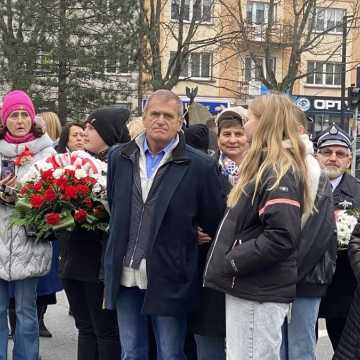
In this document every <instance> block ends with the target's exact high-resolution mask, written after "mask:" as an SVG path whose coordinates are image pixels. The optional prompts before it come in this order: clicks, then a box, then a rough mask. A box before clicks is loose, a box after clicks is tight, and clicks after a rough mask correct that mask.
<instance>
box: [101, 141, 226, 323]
mask: <svg viewBox="0 0 360 360" xmlns="http://www.w3.org/2000/svg"><path fill="white" fill-rule="evenodd" d="M137 151H139V148H138V146H137V144H136V143H135V141H131V142H129V143H127V144H125V145H121V146H118V147H116V148H114V149H112V151H111V152H110V154H109V169H108V199H109V205H110V209H111V219H110V230H109V238H108V242H107V246H106V252H105V259H104V283H105V294H104V302H105V307H106V308H108V309H114V308H115V306H116V298H117V295H118V292H119V288H120V278H121V272H122V267H123V259H124V257H125V255H126V250H127V246H128V235H129V225H130V209H131V194H132V186H133V170H134V162H133V160H132V159H131V158H130V156H131V155H132V154H134V153H135V152H137ZM166 166H167V167H166V171H165V173H164V174H163V177H162V178H161V180H160V181H161V185H160V190H159V192H160V193H159V201H158V203H157V205H156V211H155V216H154V219H153V221H154V225H153V230H152V231H153V233H152V236H151V244H150V248H149V253H148V257H147V259H146V263H147V278H148V288H147V290H146V292H145V298H144V304H143V312H144V313H145V314H151V315H160V316H176V317H182V316H186V314H187V313H189V312H190V311H191V309H192V308H193V307H194V306H195V305H196V303H197V301H198V297H199V296H198V294H199V291H200V289H201V286H202V274H201V273H200V272H199V268H198V260H199V259H198V250H199V249H198V241H197V226H200V227H201V228H203V229H204V230H205V232H206V233H208V234H209V235H210V236H214V235H215V233H216V230H217V227H218V224H219V222H220V221H221V219H222V216H223V213H224V211H225V191H224V190H223V189H222V188H223V185H222V182H221V180H220V174H219V170H218V166H217V164H216V163H215V161H213V160H212V159H211V158H210V157H209V156H207V155H205V154H204V153H201V152H200V151H198V150H196V149H194V148H192V147H191V146H188V145H185V142H184V138H183V136H180V141H179V144H178V145H177V147H176V148H175V149H174V150H173V152H172V156H171V159H170V160H169V163H168V164H167V165H166Z"/></svg>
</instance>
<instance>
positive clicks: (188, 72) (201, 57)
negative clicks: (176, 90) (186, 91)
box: [170, 51, 212, 80]
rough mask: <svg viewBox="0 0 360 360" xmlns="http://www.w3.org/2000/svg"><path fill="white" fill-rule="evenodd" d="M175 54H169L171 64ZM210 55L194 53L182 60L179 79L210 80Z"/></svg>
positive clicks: (207, 53)
mask: <svg viewBox="0 0 360 360" xmlns="http://www.w3.org/2000/svg"><path fill="white" fill-rule="evenodd" d="M175 54H176V52H174V51H172V52H171V53H170V62H172V60H173V58H174V56H175ZM211 68H212V54H211V53H209V52H194V53H192V54H190V55H189V56H188V57H187V58H185V59H184V61H183V62H182V66H181V73H180V77H181V78H184V79H186V78H191V79H200V80H210V79H211V77H212V72H211Z"/></svg>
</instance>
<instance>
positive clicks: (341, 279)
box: [319, 174, 360, 318]
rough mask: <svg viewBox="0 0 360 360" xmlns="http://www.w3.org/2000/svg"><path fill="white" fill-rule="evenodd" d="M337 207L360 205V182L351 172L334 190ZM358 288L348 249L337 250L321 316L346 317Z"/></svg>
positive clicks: (320, 312)
mask: <svg viewBox="0 0 360 360" xmlns="http://www.w3.org/2000/svg"><path fill="white" fill-rule="evenodd" d="M333 198H334V207H335V209H339V210H343V209H344V208H347V209H351V208H359V207H360V182H359V181H358V180H357V179H356V178H354V177H353V176H351V175H349V174H344V176H343V178H342V179H341V182H340V184H339V185H338V186H337V187H336V189H335V191H334V192H333ZM355 288H356V279H355V277H354V274H353V272H352V269H351V266H350V262H349V259H348V255H347V251H346V250H339V251H338V252H337V260H336V271H335V274H334V278H333V282H332V284H331V285H330V286H329V287H328V290H327V294H326V296H325V297H324V298H323V299H322V301H321V305H320V311H319V317H324V318H346V317H347V314H348V311H349V308H350V305H351V301H352V297H353V294H354V291H355Z"/></svg>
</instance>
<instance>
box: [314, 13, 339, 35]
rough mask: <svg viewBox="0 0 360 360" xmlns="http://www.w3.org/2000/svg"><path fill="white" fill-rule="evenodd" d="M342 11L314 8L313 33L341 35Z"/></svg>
mask: <svg viewBox="0 0 360 360" xmlns="http://www.w3.org/2000/svg"><path fill="white" fill-rule="evenodd" d="M344 15H345V10H344V9H332V8H316V15H315V24H314V31H316V32H323V31H327V32H329V33H330V34H331V33H333V34H339V33H340V34H341V33H342V23H343V16H344Z"/></svg>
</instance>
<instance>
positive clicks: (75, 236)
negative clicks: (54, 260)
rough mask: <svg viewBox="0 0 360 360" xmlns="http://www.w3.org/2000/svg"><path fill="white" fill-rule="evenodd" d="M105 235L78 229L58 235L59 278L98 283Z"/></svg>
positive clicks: (99, 232)
mask: <svg viewBox="0 0 360 360" xmlns="http://www.w3.org/2000/svg"><path fill="white" fill-rule="evenodd" d="M104 235H105V234H104V233H103V232H101V231H87V230H84V229H82V228H80V227H76V228H75V229H74V230H73V231H72V232H71V233H69V232H68V231H64V232H62V233H61V234H58V236H57V237H58V239H59V242H60V256H59V276H60V277H61V278H62V279H73V280H79V281H88V282H98V281H99V273H100V268H101V260H102V254H103V238H104Z"/></svg>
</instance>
